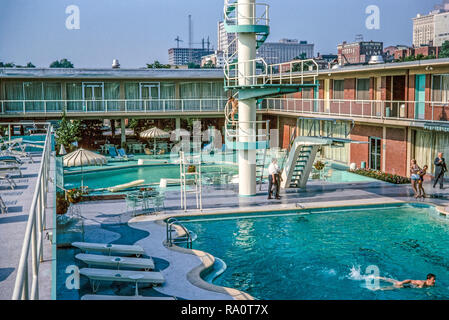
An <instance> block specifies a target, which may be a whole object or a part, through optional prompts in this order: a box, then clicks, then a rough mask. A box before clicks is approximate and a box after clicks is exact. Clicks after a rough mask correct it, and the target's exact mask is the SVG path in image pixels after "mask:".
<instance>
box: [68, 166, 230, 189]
mask: <svg viewBox="0 0 449 320" xmlns="http://www.w3.org/2000/svg"><path fill="white" fill-rule="evenodd" d="M201 171H202V173H203V180H204V182H206V181H213V180H214V177H218V176H223V175H224V174H226V175H229V176H232V175H235V174H237V173H238V167H237V166H234V165H218V164H216V165H215V164H208V165H202V166H201ZM83 178H84V185H85V186H88V187H89V188H91V189H99V188H107V187H112V186H116V185H120V184H123V183H128V182H131V181H135V180H140V179H143V180H145V182H144V184H159V183H160V180H161V179H163V178H164V179H179V165H176V164H160V165H149V166H137V165H136V166H131V167H117V168H110V169H108V170H106V171H105V170H98V171H92V172H86V173H84V174H83ZM209 179H210V180H209ZM80 185H81V174H80V173H72V174H64V187H65V188H67V189H71V188H75V187H79V186H80Z"/></svg>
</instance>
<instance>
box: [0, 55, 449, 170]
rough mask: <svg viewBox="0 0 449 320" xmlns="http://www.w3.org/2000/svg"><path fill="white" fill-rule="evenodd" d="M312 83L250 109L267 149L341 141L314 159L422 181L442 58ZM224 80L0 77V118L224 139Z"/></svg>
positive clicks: (327, 73) (438, 117)
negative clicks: (263, 128)
mask: <svg viewBox="0 0 449 320" xmlns="http://www.w3.org/2000/svg"><path fill="white" fill-rule="evenodd" d="M317 79H318V80H317V82H318V84H319V86H318V87H313V86H311V87H309V88H307V89H303V90H302V91H301V92H297V93H294V94H289V95H283V96H279V97H272V98H267V99H264V100H263V101H261V103H259V105H258V110H257V115H258V120H270V121H269V127H270V130H271V131H272V134H271V141H270V145H271V146H272V147H275V146H279V147H281V148H283V149H288V148H289V145H290V142H291V141H292V139H293V138H294V137H296V136H299V135H313V136H332V137H335V138H342V141H343V140H345V139H346V140H348V141H354V142H359V143H341V145H333V146H332V147H330V146H326V147H323V148H322V150H321V156H322V157H323V158H326V159H329V160H334V161H336V162H339V163H342V164H344V165H347V166H349V165H350V164H351V163H355V164H356V166H357V167H358V168H360V167H361V168H363V167H366V168H371V169H377V170H381V171H384V172H387V173H392V174H398V175H402V176H409V175H410V174H409V170H408V167H409V163H410V160H411V159H416V160H417V161H418V164H419V165H420V166H423V165H424V164H428V165H429V168H430V170H429V172H430V173H431V172H433V159H434V158H435V156H436V155H437V153H438V152H439V151H441V152H444V153H446V156H449V122H448V119H449V59H437V60H426V61H414V62H403V63H388V64H377V65H357V66H346V67H341V68H338V69H330V70H321V71H319V74H318V78H317ZM223 80H224V77H223V71H222V70H219V69H215V70H214V69H39V68H36V69H34V68H33V69H25V68H23V69H18V68H0V118H1V121H2V122H20V121H22V122H23V121H30V120H31V121H47V120H56V119H60V118H61V115H62V112H63V110H65V111H66V115H67V117H69V118H71V119H98V120H130V119H150V120H154V125H155V126H159V127H162V128H171V129H175V128H186V125H187V123H188V121H190V120H192V119H198V120H200V121H201V122H202V126H203V130H204V129H205V128H208V127H210V126H213V127H215V128H220V130H223V126H224V123H225V117H224V107H225V104H226V100H227V93H226V92H224V90H223V84H224V81H223ZM277 81H279V82H282V81H283V79H282V78H280V77H279V78H278V79H277ZM299 81H301V80H299ZM120 123H121V132H122V134H121V140H122V142H125V141H126V135H125V123H126V121H120Z"/></svg>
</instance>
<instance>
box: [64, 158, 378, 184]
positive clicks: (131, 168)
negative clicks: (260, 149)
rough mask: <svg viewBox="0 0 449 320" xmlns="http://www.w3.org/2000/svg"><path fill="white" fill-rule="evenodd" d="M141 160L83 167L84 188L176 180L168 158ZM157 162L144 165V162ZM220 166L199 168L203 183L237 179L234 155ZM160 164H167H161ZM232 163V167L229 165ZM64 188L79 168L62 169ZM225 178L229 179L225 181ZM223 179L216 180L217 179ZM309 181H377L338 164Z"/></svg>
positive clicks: (75, 179) (76, 180) (78, 178)
mask: <svg viewBox="0 0 449 320" xmlns="http://www.w3.org/2000/svg"><path fill="white" fill-rule="evenodd" d="M137 158H139V159H144V160H145V161H147V162H145V165H142V166H139V165H137V160H132V161H115V162H109V163H108V164H107V165H104V166H101V167H99V166H85V167H83V171H84V173H83V177H84V185H85V186H88V187H89V188H91V189H99V188H107V187H112V186H116V185H119V184H123V183H127V182H131V181H135V180H140V179H143V180H145V182H144V183H145V184H155V185H157V184H159V182H160V179H162V178H165V179H179V165H178V164H175V163H172V161H173V159H170V156H163V157H157V158H156V157H154V156H141V155H139V156H137V157H136V159H137ZM150 160H151V161H156V162H157V161H159V163H154V162H153V164H151V165H148V164H147V163H149V162H148V161H150ZM220 160H222V161H223V163H205V164H204V165H202V172H203V183H205V184H210V183H213V184H226V183H229V181H230V180H232V177H233V176H235V175H238V165H237V162H236V161H237V159H236V155H235V154H231V155H230V156H229V157H228V156H227V157H221V158H220ZM164 161H166V162H168V163H163V162H164ZM232 163H234V164H232ZM268 165H269V161H266V166H265V169H264V179H265V180H267V176H268ZM64 172H65V174H64V187H65V188H67V189H71V188H75V187H79V186H80V185H81V173H80V167H69V168H64ZM226 176H227V177H228V178H229V179H226ZM220 177H221V178H223V179H221V180H220V179H219V178H220ZM309 180H310V181H317V180H319V181H326V182H328V183H350V182H352V183H357V182H378V180H375V179H372V178H369V177H365V176H361V175H357V174H354V173H350V172H347V171H346V167H345V166H343V165H340V164H335V163H327V164H326V168H325V170H323V172H322V173H321V175H317V174H315V175H314V174H311V175H310V179H309Z"/></svg>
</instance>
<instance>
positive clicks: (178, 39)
mask: <svg viewBox="0 0 449 320" xmlns="http://www.w3.org/2000/svg"><path fill="white" fill-rule="evenodd" d="M175 41H176V42H177V45H178V48H179V43H180V42H184V41H183V40H181V39H180V38H179V36H177V37H176V39H175Z"/></svg>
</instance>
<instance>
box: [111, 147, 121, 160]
mask: <svg viewBox="0 0 449 320" xmlns="http://www.w3.org/2000/svg"><path fill="white" fill-rule="evenodd" d="M109 155H110V156H111V157H112V158H120V156H119V155H118V154H117V149H116V148H115V147H109Z"/></svg>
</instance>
